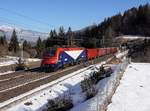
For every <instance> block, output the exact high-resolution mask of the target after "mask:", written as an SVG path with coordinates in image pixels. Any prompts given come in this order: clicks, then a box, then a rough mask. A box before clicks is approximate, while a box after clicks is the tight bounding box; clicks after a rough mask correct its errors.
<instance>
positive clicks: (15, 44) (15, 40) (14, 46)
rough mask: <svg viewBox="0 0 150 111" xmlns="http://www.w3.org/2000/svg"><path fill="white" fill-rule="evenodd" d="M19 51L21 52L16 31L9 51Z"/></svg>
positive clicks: (12, 36) (13, 33)
mask: <svg viewBox="0 0 150 111" xmlns="http://www.w3.org/2000/svg"><path fill="white" fill-rule="evenodd" d="M17 50H19V42H18V38H17V35H16V31H15V29H14V30H13V32H12V35H11V39H10V43H9V51H13V52H17Z"/></svg>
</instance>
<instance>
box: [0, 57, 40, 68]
mask: <svg viewBox="0 0 150 111" xmlns="http://www.w3.org/2000/svg"><path fill="white" fill-rule="evenodd" d="M18 59H19V57H13V56H6V57H3V58H0V67H1V66H9V65H13V64H16V63H18ZM25 61H26V62H36V61H40V59H37V58H27V59H25Z"/></svg>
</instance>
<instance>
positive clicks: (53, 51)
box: [44, 48, 56, 57]
mask: <svg viewBox="0 0 150 111" xmlns="http://www.w3.org/2000/svg"><path fill="white" fill-rule="evenodd" d="M55 54H56V48H50V49H48V50H46V52H45V54H44V55H45V56H48V57H52V56H55Z"/></svg>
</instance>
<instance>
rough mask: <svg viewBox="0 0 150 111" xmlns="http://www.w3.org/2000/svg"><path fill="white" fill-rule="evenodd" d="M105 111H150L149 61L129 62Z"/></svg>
mask: <svg viewBox="0 0 150 111" xmlns="http://www.w3.org/2000/svg"><path fill="white" fill-rule="evenodd" d="M107 111H150V63H131V64H130V65H129V66H128V68H127V70H126V71H125V73H124V76H123V77H122V79H121V81H120V85H119V87H118V88H117V90H116V92H115V94H114V95H113V97H112V103H111V104H110V105H109V106H108V108H107Z"/></svg>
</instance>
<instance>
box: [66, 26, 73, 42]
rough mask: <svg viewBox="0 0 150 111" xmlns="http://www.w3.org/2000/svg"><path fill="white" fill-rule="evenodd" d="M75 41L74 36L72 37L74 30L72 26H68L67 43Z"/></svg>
mask: <svg viewBox="0 0 150 111" xmlns="http://www.w3.org/2000/svg"><path fill="white" fill-rule="evenodd" d="M72 41H73V37H72V30H71V27H69V28H68V31H67V45H72V44H73V43H72Z"/></svg>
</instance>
